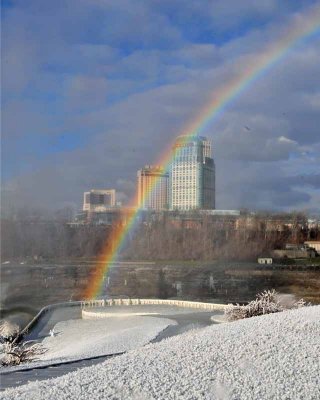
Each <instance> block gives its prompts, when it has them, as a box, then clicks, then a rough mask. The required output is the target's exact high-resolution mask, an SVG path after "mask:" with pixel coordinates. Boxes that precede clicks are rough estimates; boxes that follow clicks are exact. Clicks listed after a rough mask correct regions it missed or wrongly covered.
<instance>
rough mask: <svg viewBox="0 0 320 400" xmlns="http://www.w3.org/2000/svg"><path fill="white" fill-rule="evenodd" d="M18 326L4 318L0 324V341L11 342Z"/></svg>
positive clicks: (16, 333) (17, 331)
mask: <svg viewBox="0 0 320 400" xmlns="http://www.w3.org/2000/svg"><path fill="white" fill-rule="evenodd" d="M19 331H20V329H19V326H18V325H17V324H14V323H12V322H10V321H7V320H4V321H2V322H1V324H0V343H6V342H12V341H13V340H14V339H15V338H16V336H17V335H18V334H19Z"/></svg>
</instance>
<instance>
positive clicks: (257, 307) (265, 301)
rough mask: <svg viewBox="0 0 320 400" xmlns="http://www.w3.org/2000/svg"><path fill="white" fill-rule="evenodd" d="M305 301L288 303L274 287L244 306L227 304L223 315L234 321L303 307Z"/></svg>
mask: <svg viewBox="0 0 320 400" xmlns="http://www.w3.org/2000/svg"><path fill="white" fill-rule="evenodd" d="M305 305H306V302H305V301H304V300H303V299H300V300H299V301H297V302H293V303H292V304H290V305H288V304H285V303H284V302H283V301H282V296H281V295H279V293H277V292H276V291H275V290H274V289H273V290H265V291H264V292H262V293H259V294H258V295H257V298H256V299H255V300H253V301H250V303H248V304H247V305H245V306H240V305H239V304H237V305H235V306H234V305H233V304H228V306H227V308H226V309H225V316H226V319H227V320H228V321H236V320H238V319H243V318H250V317H256V316H258V315H264V314H271V313H276V312H280V311H283V310H286V309H288V308H299V307H304V306H305Z"/></svg>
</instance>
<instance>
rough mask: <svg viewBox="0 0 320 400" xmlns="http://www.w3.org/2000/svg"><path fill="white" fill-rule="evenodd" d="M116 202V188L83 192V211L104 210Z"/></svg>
mask: <svg viewBox="0 0 320 400" xmlns="http://www.w3.org/2000/svg"><path fill="white" fill-rule="evenodd" d="M115 204H116V191H115V190H114V189H108V190H96V189H92V190H90V192H84V194H83V211H95V212H103V211H106V210H107V209H108V208H111V207H114V206H115Z"/></svg>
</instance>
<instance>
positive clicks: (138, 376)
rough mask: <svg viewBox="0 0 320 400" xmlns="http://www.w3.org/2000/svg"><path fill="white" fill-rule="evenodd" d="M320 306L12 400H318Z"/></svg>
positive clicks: (224, 330) (165, 344)
mask: <svg viewBox="0 0 320 400" xmlns="http://www.w3.org/2000/svg"><path fill="white" fill-rule="evenodd" d="M319 354H320V306H315V307H306V308H301V309H298V310H292V311H286V312H282V313H278V314H270V315H265V316H260V317H255V318H251V319H246V320H241V321H237V322H232V323H228V324H222V325H213V326H210V327H207V328H203V329H199V330H195V331H190V332H188V333H185V334H183V335H180V336H176V337H173V338H170V339H167V340H164V341H162V342H160V343H157V344H153V345H148V346H146V347H144V348H141V349H137V350H133V351H130V352H129V353H127V354H125V355H123V356H120V357H117V358H114V359H112V360H109V361H106V362H104V363H103V364H99V365H95V366H93V367H89V368H84V369H80V370H78V371H76V372H72V373H70V374H68V375H65V376H63V377H60V378H56V379H51V380H50V381H42V382H35V383H30V384H28V385H25V386H21V387H19V388H17V389H10V390H7V391H5V392H3V393H1V395H0V398H1V399H6V400H11V399H20V400H23V399H25V400H27V399H31V398H32V399H34V400H36V399H44V400H46V399H48V400H52V399H56V400H59V399H77V400H82V399H96V400H99V399H111V398H112V399H136V400H138V399H141V400H142V399H190V400H191V399H246V400H248V399H280V398H281V399H290V400H293V399H304V400H308V399H310V400H311V399H319V398H320V378H319V376H320V374H319V371H320V358H319Z"/></svg>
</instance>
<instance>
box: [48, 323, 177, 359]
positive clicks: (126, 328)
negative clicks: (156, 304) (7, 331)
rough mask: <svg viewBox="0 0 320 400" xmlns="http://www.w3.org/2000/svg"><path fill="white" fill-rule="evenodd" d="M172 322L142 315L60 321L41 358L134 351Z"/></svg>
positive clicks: (72, 357)
mask: <svg viewBox="0 0 320 400" xmlns="http://www.w3.org/2000/svg"><path fill="white" fill-rule="evenodd" d="M170 324H175V322H174V321H172V320H169V319H166V318H152V317H138V316H130V318H121V317H112V318H108V319H107V320H94V321H92V320H82V319H80V320H70V321H63V322H59V323H58V324H56V326H55V327H54V332H55V336H53V337H51V336H49V337H47V338H45V339H44V340H43V341H42V344H43V346H44V347H45V348H46V349H48V351H47V352H46V353H45V354H44V355H42V357H41V359H42V360H56V359H74V358H77V359H79V358H88V357H95V356H100V355H104V354H112V353H118V352H123V351H127V350H132V349H135V348H137V347H140V346H143V345H145V344H146V343H148V342H150V340H152V339H154V338H155V337H156V336H157V335H158V334H159V333H160V332H161V331H162V330H163V329H165V328H166V327H167V326H168V325H170Z"/></svg>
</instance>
